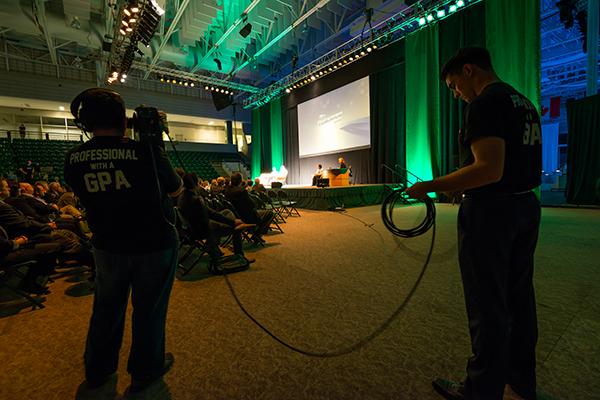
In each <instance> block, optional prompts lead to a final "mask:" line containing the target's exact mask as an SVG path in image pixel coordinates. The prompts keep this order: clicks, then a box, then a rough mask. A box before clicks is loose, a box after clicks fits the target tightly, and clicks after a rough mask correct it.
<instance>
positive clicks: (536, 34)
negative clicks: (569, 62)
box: [485, 0, 541, 110]
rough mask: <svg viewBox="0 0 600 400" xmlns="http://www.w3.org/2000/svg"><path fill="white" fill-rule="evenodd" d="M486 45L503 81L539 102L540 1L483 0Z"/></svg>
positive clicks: (534, 101)
mask: <svg viewBox="0 0 600 400" xmlns="http://www.w3.org/2000/svg"><path fill="white" fill-rule="evenodd" d="M485 6H486V12H485V23H486V42H487V48H488V50H489V51H490V54H491V55H492V63H493V64H494V68H495V69H496V72H497V73H498V76H499V77H500V79H502V80H503V81H506V82H507V83H509V84H510V85H512V86H513V87H514V88H515V89H517V90H518V91H519V92H521V93H523V95H525V97H527V98H528V99H529V100H531V101H532V102H533V104H535V105H536V106H537V107H538V110H539V107H540V104H541V86H540V85H541V83H540V82H541V38H540V0H527V1H523V0H486V2H485Z"/></svg>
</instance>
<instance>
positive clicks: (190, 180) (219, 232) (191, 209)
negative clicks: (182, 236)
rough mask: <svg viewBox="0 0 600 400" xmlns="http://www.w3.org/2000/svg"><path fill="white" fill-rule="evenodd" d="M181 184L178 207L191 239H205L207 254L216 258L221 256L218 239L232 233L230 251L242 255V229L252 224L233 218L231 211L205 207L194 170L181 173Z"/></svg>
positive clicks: (212, 258)
mask: <svg viewBox="0 0 600 400" xmlns="http://www.w3.org/2000/svg"><path fill="white" fill-rule="evenodd" d="M183 186H184V188H185V189H184V191H183V193H182V194H181V196H179V199H178V207H179V210H180V212H181V215H182V216H183V218H185V220H186V222H187V223H188V224H189V228H190V230H191V232H192V235H193V236H194V238H197V239H204V238H206V239H207V243H208V254H209V257H210V258H211V260H213V261H215V260H217V259H218V258H219V257H221V256H222V253H221V250H219V246H218V238H220V237H223V236H229V235H233V252H234V253H235V254H238V255H240V256H242V257H243V256H244V250H243V247H242V235H241V232H242V231H243V230H245V229H249V228H253V227H254V225H248V224H244V223H243V222H242V220H239V219H236V218H235V215H234V214H233V212H232V211H230V210H223V211H221V212H217V211H215V210H213V209H212V208H210V207H208V206H207V205H206V204H205V203H204V199H203V198H202V196H201V195H199V194H198V190H197V188H198V177H197V176H196V174H195V173H188V174H185V175H184V177H183ZM247 260H248V261H249V262H253V261H254V260H252V259H247Z"/></svg>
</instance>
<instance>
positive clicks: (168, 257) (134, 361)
mask: <svg viewBox="0 0 600 400" xmlns="http://www.w3.org/2000/svg"><path fill="white" fill-rule="evenodd" d="M177 257H178V255H177V247H173V248H170V249H167V250H161V251H155V252H148V253H136V254H115V253H109V252H106V251H102V250H98V249H94V258H95V261H96V290H95V295H94V308H93V313H92V318H91V320H90V327H89V331H88V336H87V343H86V349H85V354H84V360H85V373H86V379H87V380H88V381H90V380H98V379H102V378H103V377H105V376H108V375H110V374H112V373H114V372H116V371H117V366H118V362H119V350H120V348H121V342H122V340H123V330H124V326H125V311H126V310H127V303H128V300H129V289H130V288H131V292H132V294H131V299H132V304H133V316H132V331H133V332H132V343H131V350H130V352H129V361H128V363H127V371H128V372H129V373H130V374H131V376H132V377H133V378H134V379H153V378H156V377H158V376H160V375H161V372H162V368H163V364H164V357H165V323H166V317H167V308H168V304H169V295H170V294H171V288H172V286H173V279H174V277H175V270H176V268H177V261H178V258H177Z"/></svg>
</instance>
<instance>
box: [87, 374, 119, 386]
mask: <svg viewBox="0 0 600 400" xmlns="http://www.w3.org/2000/svg"><path fill="white" fill-rule="evenodd" d="M113 375H114V374H110V375H106V376H102V377H99V378H90V379H86V380H85V385H86V388H87V389H91V390H93V389H98V388H99V387H100V386H104V385H105V384H106V382H108V381H109V380H110V379H111V378H112V377H113Z"/></svg>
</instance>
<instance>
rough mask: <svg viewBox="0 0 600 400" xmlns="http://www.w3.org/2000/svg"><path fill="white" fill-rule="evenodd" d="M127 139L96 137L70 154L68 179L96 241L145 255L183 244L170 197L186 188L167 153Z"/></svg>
mask: <svg viewBox="0 0 600 400" xmlns="http://www.w3.org/2000/svg"><path fill="white" fill-rule="evenodd" d="M152 149H153V153H154V158H155V161H156V167H157V169H156V170H157V172H158V180H159V182H160V194H159V190H158V187H157V183H156V174H155V171H154V166H153V162H152V157H151V153H150V147H149V145H148V144H145V143H140V142H137V141H135V140H131V139H128V138H124V137H93V138H92V139H91V140H89V141H88V142H86V143H84V144H82V145H80V146H78V147H76V148H74V149H73V150H71V151H69V152H68V153H67V158H66V160H65V180H66V181H67V183H68V184H69V185H70V186H71V187H72V188H73V191H74V192H75V194H76V195H77V196H79V198H80V200H81V204H83V206H84V207H85V209H86V212H87V218H88V224H89V226H90V229H91V231H92V233H93V237H92V242H93V244H94V246H95V247H96V248H98V249H100V250H104V251H109V252H115V253H140V252H147V251H156V250H163V249H166V248H169V247H172V246H174V245H175V244H176V242H177V233H176V231H175V229H174V228H173V227H172V226H171V225H170V224H169V222H173V221H174V211H173V204H172V201H171V199H170V198H169V197H168V193H173V192H176V191H177V190H178V189H179V188H180V187H181V185H182V183H181V179H180V178H179V177H178V176H177V174H176V173H175V171H174V170H173V167H172V166H171V164H170V162H169V160H168V159H167V158H166V154H165V153H164V151H163V150H162V149H160V148H158V147H153V148H152Z"/></svg>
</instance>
